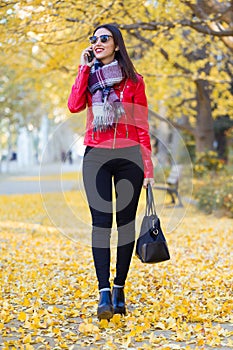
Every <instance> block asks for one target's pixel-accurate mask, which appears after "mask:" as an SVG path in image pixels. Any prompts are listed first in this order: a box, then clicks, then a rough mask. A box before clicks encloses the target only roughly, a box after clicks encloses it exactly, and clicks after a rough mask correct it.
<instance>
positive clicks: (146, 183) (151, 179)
mask: <svg viewBox="0 0 233 350" xmlns="http://www.w3.org/2000/svg"><path fill="white" fill-rule="evenodd" d="M154 183H155V181H154V178H152V177H148V178H145V179H144V181H143V187H144V188H147V185H148V184H150V185H151V187H153V185H154Z"/></svg>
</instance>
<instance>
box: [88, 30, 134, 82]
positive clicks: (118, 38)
mask: <svg viewBox="0 0 233 350" xmlns="http://www.w3.org/2000/svg"><path fill="white" fill-rule="evenodd" d="M100 28H106V29H107V30H109V31H110V32H111V33H112V36H113V40H114V43H115V46H118V47H119V50H118V51H116V53H115V58H116V60H117V61H118V62H119V65H120V67H121V69H122V71H123V73H124V75H125V76H126V77H127V78H129V79H131V80H133V81H135V82H136V81H138V78H137V75H136V69H135V67H134V65H133V62H132V61H131V59H130V58H129V55H128V52H127V50H126V47H125V43H124V39H123V37H122V34H121V31H120V30H119V29H118V28H117V27H116V26H115V25H113V24H102V25H100V26H98V27H97V28H95V30H94V32H93V35H94V34H95V32H96V31H97V30H98V29H100Z"/></svg>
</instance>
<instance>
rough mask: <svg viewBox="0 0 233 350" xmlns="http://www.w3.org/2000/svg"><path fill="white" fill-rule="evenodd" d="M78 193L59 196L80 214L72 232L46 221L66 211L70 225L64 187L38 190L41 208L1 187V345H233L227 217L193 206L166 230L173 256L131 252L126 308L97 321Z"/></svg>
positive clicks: (232, 263)
mask: <svg viewBox="0 0 233 350" xmlns="http://www.w3.org/2000/svg"><path fill="white" fill-rule="evenodd" d="M80 196H82V191H81V192H78V191H76V192H69V193H66V194H64V197H65V198H66V200H65V201H64V203H66V205H67V203H69V206H70V208H72V211H74V212H75V210H76V211H77V212H78V213H79V216H80V217H81V219H82V220H80V222H81V223H82V224H80V227H79V226H77V227H76V234H75V239H73V237H69V235H68V236H67V235H64V234H61V233H60V231H59V230H58V229H57V228H56V227H55V226H54V225H53V223H52V222H51V221H50V219H52V221H53V222H55V223H56V221H57V220H58V218H60V219H61V217H62V223H63V227H64V226H65V224H66V220H67V225H68V224H69V222H68V221H69V220H70V218H69V217H67V218H66V217H64V213H66V212H65V208H64V206H65V204H64V203H63V202H61V201H60V200H59V199H60V198H61V197H60V195H58V194H56V193H55V194H49V195H46V198H45V197H44V198H43V200H44V201H45V202H46V206H47V208H46V210H47V212H46V211H45V209H44V207H43V205H42V201H41V196H40V195H39V194H33V195H17V196H16V195H14V196H1V198H0V232H1V233H0V256H1V260H0V275H1V279H0V284H1V288H0V344H1V348H2V349H4V350H6V349H23V350H30V349H85V348H87V349H97V348H101V349H126V348H128V349H156V348H158V349H163V350H165V349H167V350H168V349H187V350H188V349H210V348H218V349H231V348H233V326H232V321H233V291H232V285H233V253H232V247H233V225H232V223H233V222H232V220H230V219H226V218H216V217H214V216H204V215H202V214H200V213H199V212H197V211H196V210H195V209H194V208H190V209H189V210H188V211H187V213H186V215H185V217H184V219H183V220H182V222H181V223H180V225H179V226H178V227H177V228H176V229H175V230H173V231H172V232H169V233H168V234H167V240H168V244H169V248H170V253H171V260H170V261H168V262H164V263H160V264H156V265H143V264H142V263H141V262H140V261H139V260H138V259H137V258H136V257H135V256H134V257H133V261H132V265H131V269H130V273H129V277H128V281H127V285H126V288H125V291H126V300H127V307H128V314H127V316H126V317H121V316H119V315H115V316H114V317H113V319H112V320H111V321H110V322H109V323H108V322H107V321H105V320H102V321H101V322H99V321H98V320H97V318H96V307H97V303H98V290H97V283H96V277H95V272H94V266H93V261H92V256H91V249H90V246H89V245H88V244H86V241H88V239H89V238H88V237H89V236H90V225H88V224H86V222H88V220H89V216H88V215H89V213H88V210H87V208H86V207H82V206H81V207H80V203H82V200H81V197H80ZM48 208H49V210H48ZM51 213H52V217H51ZM166 213H169V209H167V211H164V213H163V216H162V217H161V219H162V222H163V223H164V225H165V224H166V221H167V220H168V217H169V215H170V214H167V215H166ZM48 215H49V216H50V219H49V217H48ZM172 215H174V216H175V215H176V210H174V211H173V214H172ZM85 217H86V220H84V218H85ZM58 221H59V220H58ZM59 222H61V220H60V221H59ZM72 232H73V231H72ZM113 252H115V251H114V248H113ZM113 275H114V254H113V262H112V276H113Z"/></svg>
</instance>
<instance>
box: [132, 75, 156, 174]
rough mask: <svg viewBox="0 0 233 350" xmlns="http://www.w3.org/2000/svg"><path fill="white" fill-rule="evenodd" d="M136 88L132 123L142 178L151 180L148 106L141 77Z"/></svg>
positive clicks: (152, 172)
mask: <svg viewBox="0 0 233 350" xmlns="http://www.w3.org/2000/svg"><path fill="white" fill-rule="evenodd" d="M138 79H139V81H138V83H137V88H136V91H135V95H134V121H135V124H136V129H137V134H138V138H139V143H140V148H141V153H142V159H143V165H144V177H145V178H153V177H154V171H153V163H152V160H151V143H150V135H149V123H148V106H147V98H146V93H145V84H144V81H143V78H142V76H138Z"/></svg>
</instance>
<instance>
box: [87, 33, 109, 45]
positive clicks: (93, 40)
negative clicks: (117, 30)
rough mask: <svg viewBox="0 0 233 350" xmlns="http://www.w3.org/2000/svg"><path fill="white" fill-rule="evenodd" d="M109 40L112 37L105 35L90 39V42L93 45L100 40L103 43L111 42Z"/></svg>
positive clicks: (94, 36)
mask: <svg viewBox="0 0 233 350" xmlns="http://www.w3.org/2000/svg"><path fill="white" fill-rule="evenodd" d="M109 38H112V35H108V34H103V35H100V36H96V35H93V36H91V37H90V38H89V40H90V43H91V44H96V43H97V41H98V39H100V41H101V43H106V42H107V41H108V40H109Z"/></svg>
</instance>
